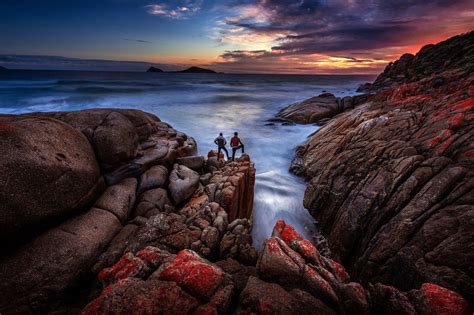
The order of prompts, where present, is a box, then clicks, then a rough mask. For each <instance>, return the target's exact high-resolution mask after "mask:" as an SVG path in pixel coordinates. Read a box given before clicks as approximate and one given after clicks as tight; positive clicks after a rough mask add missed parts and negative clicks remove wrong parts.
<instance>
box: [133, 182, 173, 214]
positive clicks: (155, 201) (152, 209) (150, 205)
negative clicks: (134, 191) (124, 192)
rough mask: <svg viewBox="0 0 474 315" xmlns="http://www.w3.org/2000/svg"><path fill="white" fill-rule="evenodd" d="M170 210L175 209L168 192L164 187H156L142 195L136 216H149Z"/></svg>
mask: <svg viewBox="0 0 474 315" xmlns="http://www.w3.org/2000/svg"><path fill="white" fill-rule="evenodd" d="M168 210H174V207H173V203H172V202H171V201H170V199H169V198H168V192H167V191H166V190H164V189H163V188H155V189H150V190H147V191H145V192H144V193H143V194H141V195H140V197H139V199H138V205H137V207H136V209H135V212H134V216H142V217H147V218H149V217H151V216H152V215H155V214H158V213H160V212H163V211H168Z"/></svg>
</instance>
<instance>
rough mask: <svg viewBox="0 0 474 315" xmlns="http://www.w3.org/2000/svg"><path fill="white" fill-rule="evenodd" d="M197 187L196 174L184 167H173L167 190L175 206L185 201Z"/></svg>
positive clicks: (176, 165) (197, 176)
mask: <svg viewBox="0 0 474 315" xmlns="http://www.w3.org/2000/svg"><path fill="white" fill-rule="evenodd" d="M198 187H199V174H198V173H196V172H195V171H193V170H192V169H190V168H188V167H186V166H184V165H179V164H175V165H174V167H173V170H172V171H171V174H170V177H169V185H168V189H169V191H170V194H171V199H173V201H174V203H175V204H177V205H178V204H180V203H182V202H184V201H186V200H187V199H188V198H189V197H191V196H192V195H193V194H194V192H195V191H196V189H197V188H198Z"/></svg>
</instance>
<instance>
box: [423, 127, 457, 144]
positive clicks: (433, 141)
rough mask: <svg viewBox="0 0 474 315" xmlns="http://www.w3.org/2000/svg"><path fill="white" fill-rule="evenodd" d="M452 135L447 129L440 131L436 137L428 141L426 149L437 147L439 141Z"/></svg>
mask: <svg viewBox="0 0 474 315" xmlns="http://www.w3.org/2000/svg"><path fill="white" fill-rule="evenodd" d="M452 134H453V132H452V131H451V130H449V129H444V130H443V131H441V132H440V133H439V134H438V135H437V136H435V137H434V138H432V139H430V140H428V143H427V144H428V147H430V148H432V147H435V146H437V145H438V144H440V143H441V141H443V140H444V139H447V138H449V137H451V136H452Z"/></svg>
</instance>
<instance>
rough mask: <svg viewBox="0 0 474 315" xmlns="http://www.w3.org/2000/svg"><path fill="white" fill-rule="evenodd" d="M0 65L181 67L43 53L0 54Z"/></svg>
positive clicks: (92, 68)
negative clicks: (46, 54) (44, 54)
mask: <svg viewBox="0 0 474 315" xmlns="http://www.w3.org/2000/svg"><path fill="white" fill-rule="evenodd" d="M0 65H2V66H4V67H6V68H10V69H54V70H90V71H145V70H146V69H148V67H150V66H156V67H158V68H160V69H163V70H167V71H174V70H179V69H181V68H182V67H181V66H176V65H168V64H157V63H153V62H142V61H121V60H103V59H79V58H68V57H62V56H43V55H0Z"/></svg>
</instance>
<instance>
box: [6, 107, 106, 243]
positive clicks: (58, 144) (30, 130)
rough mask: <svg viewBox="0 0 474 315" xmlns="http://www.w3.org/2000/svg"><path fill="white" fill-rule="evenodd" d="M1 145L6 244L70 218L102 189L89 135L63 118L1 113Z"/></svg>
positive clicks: (101, 181)
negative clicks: (66, 122) (59, 119)
mask: <svg viewBox="0 0 474 315" xmlns="http://www.w3.org/2000/svg"><path fill="white" fill-rule="evenodd" d="M0 147H1V148H2V159H1V161H0V173H1V174H2V175H1V176H0V186H1V187H2V189H1V190H0V239H1V240H2V244H4V246H7V245H8V244H15V243H17V242H18V241H19V240H24V239H27V238H28V237H30V236H31V235H34V234H35V233H38V232H40V231H42V230H44V229H45V228H47V227H48V226H49V225H51V224H53V223H57V222H58V221H60V219H64V218H68V217H71V216H72V215H74V214H76V213H77V212H78V211H79V210H81V209H83V207H84V206H85V205H87V204H90V203H91V202H92V201H93V200H94V199H95V198H96V197H97V195H98V194H99V193H100V192H101V191H102V190H103V189H104V185H103V180H102V178H101V176H100V170H99V166H98V164H97V161H96V159H95V156H94V151H93V149H92V147H91V145H90V144H89V142H88V141H87V138H86V137H84V135H83V134H81V132H79V131H77V130H76V129H74V128H72V127H71V126H69V125H67V124H65V123H63V122H61V121H58V120H55V119H50V118H36V117H28V116H7V115H0ZM71 187H74V189H71Z"/></svg>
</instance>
